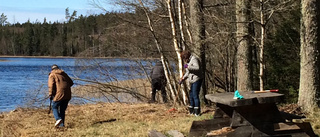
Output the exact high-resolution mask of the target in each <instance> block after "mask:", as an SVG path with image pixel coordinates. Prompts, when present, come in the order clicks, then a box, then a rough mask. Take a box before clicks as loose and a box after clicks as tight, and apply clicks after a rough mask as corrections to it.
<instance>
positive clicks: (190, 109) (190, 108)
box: [188, 106, 194, 115]
mask: <svg viewBox="0 0 320 137" xmlns="http://www.w3.org/2000/svg"><path fill="white" fill-rule="evenodd" d="M188 108H189V115H193V114H194V109H193V106H189V107H188Z"/></svg>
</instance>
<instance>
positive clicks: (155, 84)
mask: <svg viewBox="0 0 320 137" xmlns="http://www.w3.org/2000/svg"><path fill="white" fill-rule="evenodd" d="M150 78H151V88H152V91H151V100H150V103H154V102H155V99H156V92H157V90H161V96H162V101H163V102H164V103H167V93H166V83H167V81H166V77H165V74H164V69H163V65H162V62H161V61H158V62H156V64H155V66H153V68H152V69H151V72H150Z"/></svg>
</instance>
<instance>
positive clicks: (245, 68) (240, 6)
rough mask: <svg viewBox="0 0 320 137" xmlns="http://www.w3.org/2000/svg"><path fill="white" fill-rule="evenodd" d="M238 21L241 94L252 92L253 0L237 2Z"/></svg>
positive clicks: (238, 82)
mask: <svg viewBox="0 0 320 137" xmlns="http://www.w3.org/2000/svg"><path fill="white" fill-rule="evenodd" d="M236 19H237V34H236V35H237V43H238V50H237V57H236V58H237V89H238V91H240V92H244V91H251V90H252V70H251V69H252V54H251V46H252V36H251V35H250V32H251V31H250V24H251V0H237V1H236Z"/></svg>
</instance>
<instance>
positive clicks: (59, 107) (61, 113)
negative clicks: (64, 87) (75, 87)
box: [52, 100, 69, 127]
mask: <svg viewBox="0 0 320 137" xmlns="http://www.w3.org/2000/svg"><path fill="white" fill-rule="evenodd" d="M68 103H69V100H61V101H53V103H52V112H53V116H54V118H55V119H56V120H58V119H62V123H61V124H60V125H59V126H60V127H63V126H64V119H65V116H66V109H67V107H68Z"/></svg>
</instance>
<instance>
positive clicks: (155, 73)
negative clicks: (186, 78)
mask: <svg viewBox="0 0 320 137" xmlns="http://www.w3.org/2000/svg"><path fill="white" fill-rule="evenodd" d="M150 78H151V79H162V80H165V79H166V77H165V74H164V69H163V66H162V63H161V62H157V63H156V65H155V66H154V67H153V68H152V69H151V72H150Z"/></svg>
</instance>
